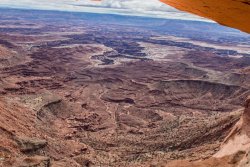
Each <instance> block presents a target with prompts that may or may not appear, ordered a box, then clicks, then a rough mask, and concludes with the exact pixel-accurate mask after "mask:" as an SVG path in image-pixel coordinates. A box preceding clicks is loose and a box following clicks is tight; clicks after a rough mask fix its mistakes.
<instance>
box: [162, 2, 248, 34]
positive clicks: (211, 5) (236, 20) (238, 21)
mask: <svg viewBox="0 0 250 167" xmlns="http://www.w3.org/2000/svg"><path fill="white" fill-rule="evenodd" d="M161 1H162V2H164V3H166V4H168V5H170V6H173V7H175V8H177V9H179V10H183V11H186V12H190V13H193V14H196V15H199V16H202V17H206V18H208V19H211V20H214V21H216V22H218V23H219V24H222V25H226V26H229V27H233V28H237V29H239V30H241V31H244V32H248V33H250V0H220V1H218V0H188V1H187V0H161Z"/></svg>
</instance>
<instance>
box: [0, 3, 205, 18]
mask: <svg viewBox="0 0 250 167" xmlns="http://www.w3.org/2000/svg"><path fill="white" fill-rule="evenodd" d="M0 6H2V7H13V8H29V9H42V10H60V11H76V12H93V13H110V14H121V15H136V16H147V17H157V18H168V19H182V20H183V19H184V20H200V21H207V20H206V19H203V18H200V17H197V16H194V15H191V14H187V13H183V12H180V11H177V10H176V9H174V8H172V7H170V6H167V5H165V4H163V3H161V2H160V1H158V0H102V1H93V0H39V1H37V0H0Z"/></svg>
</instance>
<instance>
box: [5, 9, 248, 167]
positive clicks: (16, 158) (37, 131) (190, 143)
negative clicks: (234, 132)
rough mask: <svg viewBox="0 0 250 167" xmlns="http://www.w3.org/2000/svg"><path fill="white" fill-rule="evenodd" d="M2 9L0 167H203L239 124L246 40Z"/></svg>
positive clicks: (167, 25)
mask: <svg viewBox="0 0 250 167" xmlns="http://www.w3.org/2000/svg"><path fill="white" fill-rule="evenodd" d="M0 10H1V15H0V111H1V113H0V136H1V137H0V165H3V166H4V167H5V166H6V167H8V166H29V165H30V164H36V163H38V162H41V161H43V162H44V163H50V164H51V165H52V166H55V167H56V166H65V167H68V166H72V167H78V166H150V165H151V166H153V165H157V164H158V163H161V162H165V161H171V160H177V159H187V158H188V159H190V160H198V159H206V158H209V157H210V156H211V155H213V154H214V153H216V151H218V149H219V146H220V144H221V142H222V141H223V139H224V138H225V136H226V135H227V134H228V132H229V131H230V129H231V128H232V126H233V125H234V124H235V123H236V122H237V121H238V120H239V118H240V115H241V112H242V104H243V102H244V100H245V99H246V97H247V96H248V95H249V92H250V91H249V88H250V84H249V83H250V36H249V35H247V34H244V33H241V32H239V31H236V30H232V29H229V28H225V27H222V26H219V25H216V24H214V23H206V22H203V23H200V22H196V21H181V20H164V19H153V18H141V17H130V16H115V15H98V14H87V13H85V14H84V13H69V12H52V11H25V10H15V9H0Z"/></svg>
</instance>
